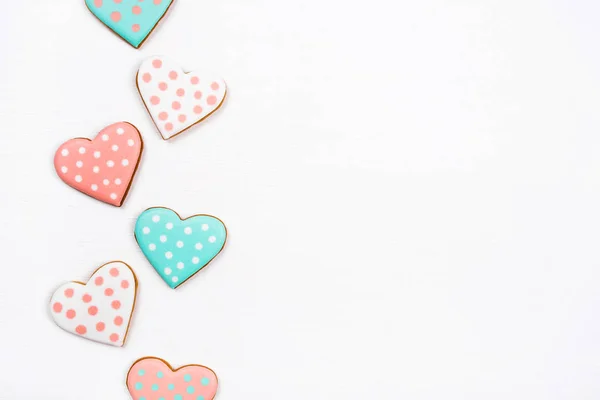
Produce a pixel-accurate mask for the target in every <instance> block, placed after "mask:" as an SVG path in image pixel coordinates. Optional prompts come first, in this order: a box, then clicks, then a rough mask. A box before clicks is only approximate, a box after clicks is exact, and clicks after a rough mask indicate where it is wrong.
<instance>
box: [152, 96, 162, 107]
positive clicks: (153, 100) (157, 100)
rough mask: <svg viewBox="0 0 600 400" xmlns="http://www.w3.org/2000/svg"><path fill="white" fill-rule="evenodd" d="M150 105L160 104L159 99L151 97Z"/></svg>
mask: <svg viewBox="0 0 600 400" xmlns="http://www.w3.org/2000/svg"><path fill="white" fill-rule="evenodd" d="M150 103H152V105H157V104H158V103H160V98H159V97H157V96H152V97H150Z"/></svg>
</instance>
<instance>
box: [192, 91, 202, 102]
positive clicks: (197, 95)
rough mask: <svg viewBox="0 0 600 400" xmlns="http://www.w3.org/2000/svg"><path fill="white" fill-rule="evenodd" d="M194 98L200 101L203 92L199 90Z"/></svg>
mask: <svg viewBox="0 0 600 400" xmlns="http://www.w3.org/2000/svg"><path fill="white" fill-rule="evenodd" d="M194 97H195V98H196V99H198V100H200V99H201V98H202V92H201V91H199V90H198V91H197V92H196V93H194Z"/></svg>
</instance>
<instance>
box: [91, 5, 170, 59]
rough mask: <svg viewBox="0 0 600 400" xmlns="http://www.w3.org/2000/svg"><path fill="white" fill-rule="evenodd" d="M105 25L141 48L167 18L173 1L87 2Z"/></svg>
mask: <svg viewBox="0 0 600 400" xmlns="http://www.w3.org/2000/svg"><path fill="white" fill-rule="evenodd" d="M85 4H86V5H87V8H88V9H89V10H90V11H91V12H92V14H94V15H95V16H96V18H98V19H99V20H100V21H101V22H102V23H103V24H104V25H106V26H107V27H108V28H110V29H111V30H112V31H113V32H114V33H116V34H117V35H119V36H120V37H121V38H123V39H124V40H125V41H126V42H127V43H129V44H130V45H132V46H133V47H135V48H136V49H137V48H139V47H140V46H141V45H142V44H143V43H144V41H145V40H146V39H147V38H148V36H150V34H151V33H152V31H153V30H154V28H155V27H156V25H158V23H159V22H160V20H161V19H162V18H163V17H164V16H165V14H166V13H167V11H168V9H169V7H171V4H173V0H146V1H144V0H85Z"/></svg>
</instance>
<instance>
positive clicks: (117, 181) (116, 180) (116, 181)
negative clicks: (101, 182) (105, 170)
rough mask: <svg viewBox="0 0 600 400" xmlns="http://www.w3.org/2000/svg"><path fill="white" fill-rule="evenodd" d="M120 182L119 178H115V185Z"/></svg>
mask: <svg viewBox="0 0 600 400" xmlns="http://www.w3.org/2000/svg"><path fill="white" fill-rule="evenodd" d="M120 184H121V180H120V179H119V178H117V179H115V185H117V186H119V185H120Z"/></svg>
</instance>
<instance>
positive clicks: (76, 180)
mask: <svg viewBox="0 0 600 400" xmlns="http://www.w3.org/2000/svg"><path fill="white" fill-rule="evenodd" d="M82 180H83V179H82V178H81V175H75V182H81V181H82Z"/></svg>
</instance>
